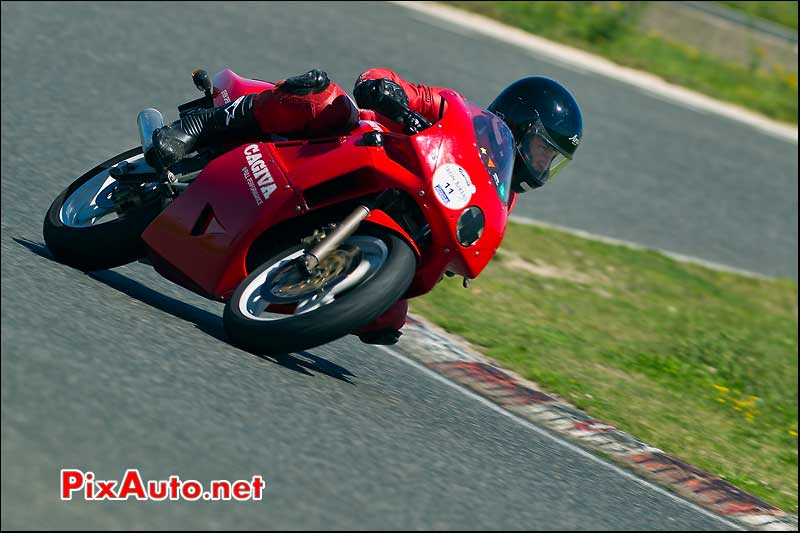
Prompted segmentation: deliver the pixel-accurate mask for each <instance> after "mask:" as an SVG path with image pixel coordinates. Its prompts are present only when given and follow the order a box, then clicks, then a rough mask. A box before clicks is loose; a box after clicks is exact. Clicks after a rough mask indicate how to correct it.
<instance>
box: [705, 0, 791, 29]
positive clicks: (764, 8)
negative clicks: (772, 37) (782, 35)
mask: <svg viewBox="0 0 800 533" xmlns="http://www.w3.org/2000/svg"><path fill="white" fill-rule="evenodd" d="M719 3H720V4H723V5H725V6H727V7H730V8H732V9H736V10H738V11H743V12H745V13H747V14H748V15H752V16H754V17H760V18H762V19H766V20H769V21H771V22H774V23H776V24H780V25H781V26H786V27H787V28H792V29H794V30H796V29H797V2H765V1H764V0H760V1H756V2H719Z"/></svg>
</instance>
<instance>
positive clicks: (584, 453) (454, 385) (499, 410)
mask: <svg viewBox="0 0 800 533" xmlns="http://www.w3.org/2000/svg"><path fill="white" fill-rule="evenodd" d="M376 348H380V349H381V350H383V351H385V352H387V353H389V354H391V355H392V356H394V357H396V358H397V359H399V360H401V361H403V362H405V363H407V364H409V365H411V366H413V367H414V368H416V369H418V370H419V371H421V372H423V373H424V374H426V375H428V376H430V377H431V378H433V379H435V380H437V381H439V382H441V383H444V384H445V385H448V386H450V387H452V388H454V389H456V390H457V391H459V392H461V393H463V394H465V395H466V396H469V397H470V398H472V399H474V400H477V401H479V402H481V403H482V404H483V405H485V406H487V407H489V408H490V409H492V410H494V411H496V412H497V413H499V414H501V415H503V416H505V417H508V418H510V419H511V420H514V421H515V422H517V423H519V424H522V425H523V426H525V427H526V428H527V429H530V430H533V431H535V432H536V433H538V434H540V435H542V436H544V437H546V438H548V439H551V440H553V441H555V442H556V443H558V444H559V445H561V446H564V447H566V448H568V449H570V450H572V451H574V452H576V453H578V454H579V455H581V456H583V457H586V458H587V459H589V460H591V461H594V462H596V463H599V464H601V465H604V466H606V467H608V468H610V469H611V470H613V471H614V472H616V473H617V474H619V475H621V476H623V477H625V478H627V479H631V480H633V481H635V482H637V483H639V484H640V485H644V486H646V487H648V488H650V489H652V490H654V491H656V492H657V493H659V494H661V495H663V496H667V497H668V498H671V499H672V500H674V501H676V502H678V503H680V504H683V505H686V506H688V507H690V508H691V509H692V510H694V511H697V512H699V513H701V514H703V515H705V516H707V517H710V518H713V519H715V520H718V521H719V522H721V523H723V524H725V525H726V526H729V527H731V528H734V529H737V530H740V531H746V530H745V528H743V527H741V526H740V525H738V524H736V523H734V522H731V521H729V520H726V519H725V518H722V517H721V516H719V515H716V514H714V513H712V512H710V511H708V510H706V509H703V508H702V507H699V506H698V505H696V504H694V503H692V502H690V501H687V500H684V499H683V498H681V497H679V496H677V495H675V494H672V493H671V492H669V491H667V490H665V489H662V488H661V487H659V486H658V485H654V484H653V483H650V482H649V481H647V480H646V479H642V478H640V477H638V476H636V475H634V474H632V473H630V472H628V471H626V470H623V469H622V468H620V467H618V466H617V465H615V464H612V463H609V462H608V461H605V460H604V459H602V458H600V457H598V456H597V455H594V454H593V453H590V452H587V451H586V450H584V449H583V448H580V447H578V446H576V445H574V444H572V443H571V442H569V441H567V440H564V439H563V438H561V437H559V436H558V435H555V434H553V433H551V432H549V431H547V430H545V429H542V428H540V427H539V426H537V425H535V424H533V423H532V422H530V421H529V420H526V419H524V418H521V417H519V416H517V415H516V414H514V413H512V412H511V411H507V410H505V409H503V408H502V407H500V406H499V405H497V404H496V403H494V402H491V401H489V400H488V399H486V398H484V397H483V396H479V395H477V394H475V393H474V392H472V391H471V390H469V389H467V388H465V387H463V386H462V385H460V384H458V383H455V382H453V381H450V380H449V379H447V378H445V377H444V376H442V375H440V374H437V373H436V372H434V371H433V370H431V369H430V368H428V367H426V366H424V365H422V364H420V363H418V362H416V361H414V360H413V359H409V358H408V357H406V356H405V355H403V354H401V353H399V352H396V351H395V350H392V349H391V348H388V347H386V346H380V345H376Z"/></svg>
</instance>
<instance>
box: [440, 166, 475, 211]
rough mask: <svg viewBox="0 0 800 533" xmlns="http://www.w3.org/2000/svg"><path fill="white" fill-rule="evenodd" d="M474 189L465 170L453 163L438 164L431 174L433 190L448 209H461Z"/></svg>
mask: <svg viewBox="0 0 800 533" xmlns="http://www.w3.org/2000/svg"><path fill="white" fill-rule="evenodd" d="M476 190H477V189H476V188H475V186H474V185H473V184H472V181H471V180H470V179H469V174H467V171H466V170H464V169H463V168H462V167H460V166H458V165H455V164H453V163H448V164H446V165H442V166H440V167H439V168H437V169H436V172H435V173H434V174H433V192H434V194H435V195H436V198H437V199H438V200H439V203H441V204H442V205H443V206H445V207H446V208H448V209H463V208H464V207H465V206H466V205H467V204H468V203H469V201H470V198H472V195H473V194H475V191H476Z"/></svg>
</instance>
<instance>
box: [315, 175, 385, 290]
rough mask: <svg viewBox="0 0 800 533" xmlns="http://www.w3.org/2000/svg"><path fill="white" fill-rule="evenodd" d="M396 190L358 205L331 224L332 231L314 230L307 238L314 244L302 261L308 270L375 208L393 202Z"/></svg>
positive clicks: (321, 259)
mask: <svg viewBox="0 0 800 533" xmlns="http://www.w3.org/2000/svg"><path fill="white" fill-rule="evenodd" d="M393 194H394V191H391V190H388V191H384V192H382V193H380V194H379V195H378V196H377V197H375V199H374V200H372V201H369V202H365V204H366V205H359V206H357V207H356V208H355V209H354V210H353V211H352V213H350V214H349V215H347V217H346V218H345V219H344V220H343V221H341V222H340V223H339V224H331V225H330V226H328V229H332V231H330V233H327V234H326V233H321V234H320V233H319V232H317V231H315V232H314V236H312V237H310V238H309V239H307V240H306V241H305V242H307V243H308V244H312V243H313V244H314V245H313V247H312V248H311V249H310V250H307V251H306V252H305V254H303V257H302V258H301V261H300V263H301V264H302V265H303V267H304V268H305V270H306V272H308V273H309V274H311V273H312V272H314V271H315V270H316V269H317V268H318V267H319V265H320V263H322V261H323V260H324V259H325V258H326V257H327V256H328V255H330V253H331V252H332V251H334V250H336V249H337V248H338V247H339V245H340V244H342V243H343V242H344V241H345V240H346V239H347V238H348V237H350V236H351V235H352V234H353V233H355V232H356V230H358V228H359V226H360V225H361V222H362V221H363V220H364V219H365V218H367V217H368V216H369V214H370V213H371V212H372V210H373V209H378V208H382V207H384V206H385V205H387V204H390V203H391V197H392V196H393Z"/></svg>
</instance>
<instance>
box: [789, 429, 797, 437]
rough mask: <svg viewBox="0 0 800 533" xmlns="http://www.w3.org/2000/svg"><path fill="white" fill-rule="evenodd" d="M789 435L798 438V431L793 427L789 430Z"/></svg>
mask: <svg viewBox="0 0 800 533" xmlns="http://www.w3.org/2000/svg"><path fill="white" fill-rule="evenodd" d="M789 435H791V436H792V437H794V438H797V432H796V431H795V430H793V429H790V430H789Z"/></svg>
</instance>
